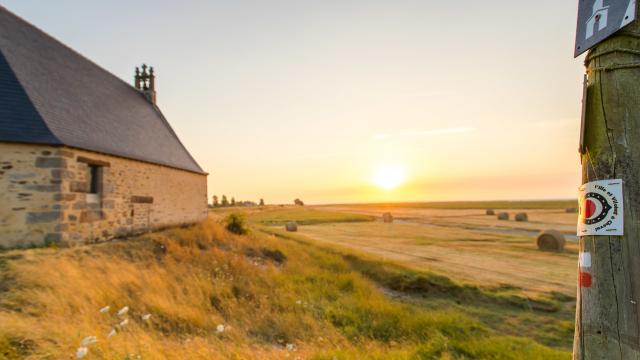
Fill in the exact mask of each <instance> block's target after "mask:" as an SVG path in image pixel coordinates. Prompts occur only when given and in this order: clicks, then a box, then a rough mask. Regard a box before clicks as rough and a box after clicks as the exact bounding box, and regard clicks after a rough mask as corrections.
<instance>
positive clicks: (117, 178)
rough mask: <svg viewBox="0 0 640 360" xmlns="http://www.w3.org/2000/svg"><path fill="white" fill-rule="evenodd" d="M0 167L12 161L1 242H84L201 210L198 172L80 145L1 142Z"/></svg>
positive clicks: (1, 179) (180, 220) (203, 192)
mask: <svg viewBox="0 0 640 360" xmlns="http://www.w3.org/2000/svg"><path fill="white" fill-rule="evenodd" d="M5 163H6V164H5ZM5 166H11V167H12V168H10V169H5V170H0V171H4V173H0V191H1V192H2V193H3V195H2V198H0V199H1V200H2V203H1V204H0V220H1V221H2V222H0V231H1V232H0V245H2V246H4V247H16V246H28V245H43V244H46V243H48V242H56V243H61V244H64V245H70V244H84V243H90V242H96V241H102V240H106V239H110V238H114V237H120V236H125V235H129V234H133V233H140V232H145V231H149V230H154V229H159V228H164V227H170V226H176V225H183V224H191V223H195V222H198V221H201V220H203V219H204V218H206V216H207V185H206V176H205V175H202V174H196V173H191V172H187V171H183V170H177V169H173V168H168V167H165V166H160V165H154V164H149V163H144V162H140V161H134V160H128V159H123V158H119V157H115V156H108V155H102V154H97V153H93V152H89V151H84V150H77V149H70V148H52V147H46V146H38V145H19V144H7V143H0V169H2V168H3V167H5ZM90 166H96V167H97V168H98V169H99V171H98V174H99V177H98V179H99V181H98V183H99V191H98V193H97V194H94V193H90V192H89V189H90V184H89V183H90V177H91V175H90V174H91V172H90ZM25 177H26V179H22V178H25ZM4 189H7V191H4ZM21 194H22V195H21ZM26 194H29V195H26ZM5 201H6V202H5ZM15 209H20V210H15Z"/></svg>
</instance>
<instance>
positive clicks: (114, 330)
mask: <svg viewBox="0 0 640 360" xmlns="http://www.w3.org/2000/svg"><path fill="white" fill-rule="evenodd" d="M115 335H116V329H114V328H111V331H109V333H108V334H107V339H109V338H111V337H113V336H115Z"/></svg>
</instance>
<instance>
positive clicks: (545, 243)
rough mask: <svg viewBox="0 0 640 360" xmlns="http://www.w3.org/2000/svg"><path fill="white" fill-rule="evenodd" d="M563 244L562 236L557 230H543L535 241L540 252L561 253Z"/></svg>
mask: <svg viewBox="0 0 640 360" xmlns="http://www.w3.org/2000/svg"><path fill="white" fill-rule="evenodd" d="M565 242H566V241H565V239H564V235H562V233H561V232H560V231H558V230H544V231H542V232H541V233H540V234H539V235H538V238H537V239H536V243H537V244H538V249H539V250H541V251H555V252H563V251H564V244H565Z"/></svg>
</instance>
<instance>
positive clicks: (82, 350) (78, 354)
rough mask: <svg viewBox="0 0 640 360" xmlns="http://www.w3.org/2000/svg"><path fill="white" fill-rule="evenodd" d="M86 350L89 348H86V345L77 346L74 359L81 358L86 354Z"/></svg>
mask: <svg viewBox="0 0 640 360" xmlns="http://www.w3.org/2000/svg"><path fill="white" fill-rule="evenodd" d="M88 352H89V349H87V348H86V347H84V346H82V347H79V348H78V350H76V359H82V358H83V357H85V356H87V353H88Z"/></svg>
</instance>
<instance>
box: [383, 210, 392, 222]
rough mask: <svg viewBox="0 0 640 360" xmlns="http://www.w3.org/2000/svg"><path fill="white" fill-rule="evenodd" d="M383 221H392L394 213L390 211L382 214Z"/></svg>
mask: <svg viewBox="0 0 640 360" xmlns="http://www.w3.org/2000/svg"><path fill="white" fill-rule="evenodd" d="M382 221H383V222H386V223H392V222H393V215H391V213H388V212H386V213H384V214H382Z"/></svg>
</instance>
